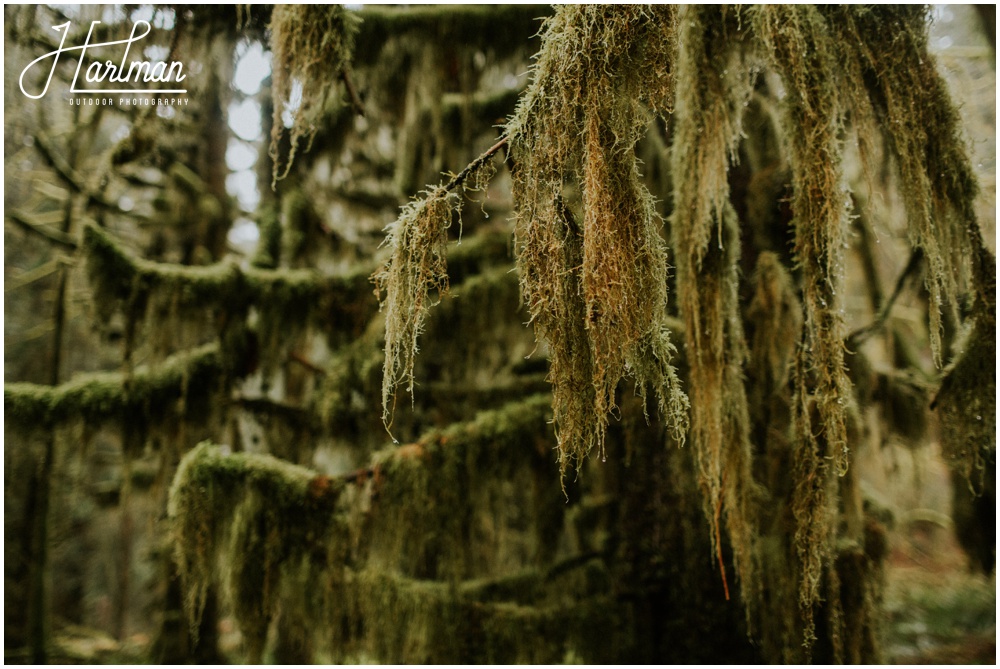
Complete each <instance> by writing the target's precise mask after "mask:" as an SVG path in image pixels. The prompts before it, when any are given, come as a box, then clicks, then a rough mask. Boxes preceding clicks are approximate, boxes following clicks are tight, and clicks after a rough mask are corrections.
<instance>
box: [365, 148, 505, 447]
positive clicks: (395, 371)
mask: <svg viewBox="0 0 1000 669" xmlns="http://www.w3.org/2000/svg"><path fill="white" fill-rule="evenodd" d="M502 146H503V140H501V142H498V143H497V144H496V145H494V146H493V147H492V148H491V149H489V150H488V151H486V152H485V153H484V154H482V155H481V156H480V157H479V158H477V159H476V160H475V161H473V162H472V163H471V164H469V166H468V167H466V168H465V169H464V170H463V171H462V172H460V173H459V174H458V175H456V176H455V177H454V178H452V179H451V180H450V181H449V182H448V183H447V184H444V185H441V186H438V187H436V188H434V189H432V190H427V191H426V192H425V193H424V197H423V198H422V199H420V200H415V201H413V202H410V203H408V204H407V205H406V206H404V207H403V211H402V213H401V214H400V215H399V218H398V219H396V221H395V222H393V223H392V224H391V225H389V227H388V228H386V231H387V233H388V234H387V236H386V240H385V244H386V245H387V246H388V247H389V249H390V250H391V254H390V256H389V258H388V259H387V260H386V262H385V264H384V265H383V266H382V267H381V268H380V269H379V270H378V271H376V272H375V273H374V274H373V275H372V281H373V282H374V283H375V294H376V295H378V296H379V298H380V300H381V304H380V310H381V311H383V312H384V313H385V367H384V370H383V381H382V420H383V423H384V424H385V426H386V429H387V430H388V429H389V428H390V426H391V424H392V415H393V411H394V409H395V402H396V388H397V387H398V386H400V385H401V384H405V386H406V389H407V391H408V392H409V393H410V396H411V400H412V397H413V386H414V381H415V380H414V377H413V364H414V360H415V358H416V355H417V351H418V350H419V347H418V344H417V339H418V338H419V337H420V333H421V332H422V331H423V328H424V324H425V321H426V319H427V313H428V311H429V310H430V308H431V307H432V306H434V305H435V304H437V303H438V302H439V301H440V299H441V298H442V297H443V296H444V295H446V294H447V293H448V287H449V279H448V264H447V257H446V247H447V243H448V229H449V228H450V227H451V225H452V222H453V220H455V219H457V221H458V223H459V226H461V222H462V219H461V212H462V210H461V204H462V200H461V198H460V197H458V195H457V194H456V193H455V192H454V189H456V188H461V190H462V191H463V192H464V191H466V190H469V191H478V190H483V189H485V187H486V184H487V183H488V182H489V180H490V178H491V177H492V176H493V174H494V172H495V168H494V167H493V165H492V163H491V158H492V156H493V155H494V153H495V152H496V151H497V150H498V149H499V148H501V147H502ZM383 295H384V297H383Z"/></svg>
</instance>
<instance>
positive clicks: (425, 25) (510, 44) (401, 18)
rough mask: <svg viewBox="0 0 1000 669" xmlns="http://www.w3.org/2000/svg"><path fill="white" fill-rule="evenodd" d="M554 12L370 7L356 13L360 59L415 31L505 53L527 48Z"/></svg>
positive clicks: (486, 7)
mask: <svg viewBox="0 0 1000 669" xmlns="http://www.w3.org/2000/svg"><path fill="white" fill-rule="evenodd" d="M551 14H552V7H550V6H549V5H438V6H433V7H432V6H426V7H407V8H405V9H404V8H399V7H374V6H373V7H366V8H365V9H363V10H361V11H360V12H358V16H360V17H361V26H360V27H359V29H358V34H357V38H356V43H357V47H356V58H357V60H358V62H369V61H368V57H369V56H372V55H374V53H373V52H376V53H377V50H379V49H381V48H382V46H383V45H384V44H385V43H386V42H387V41H388V40H389V38H390V36H391V37H393V38H398V37H400V36H402V35H406V34H416V35H419V36H420V37H422V38H423V39H425V40H427V41H433V42H436V43H438V44H451V43H460V44H462V45H464V46H467V47H471V48H479V49H491V50H494V51H495V52H497V53H498V54H501V55H506V54H509V53H510V52H512V51H514V50H515V49H518V48H523V47H524V46H525V45H526V44H527V43H528V39H529V38H531V37H532V36H534V35H535V34H536V33H537V32H538V28H539V24H540V19H542V18H544V17H546V16H549V15H551Z"/></svg>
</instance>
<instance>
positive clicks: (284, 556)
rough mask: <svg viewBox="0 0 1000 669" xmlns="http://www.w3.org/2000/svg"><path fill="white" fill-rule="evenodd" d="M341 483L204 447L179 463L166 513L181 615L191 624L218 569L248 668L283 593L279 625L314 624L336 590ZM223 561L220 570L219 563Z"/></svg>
mask: <svg viewBox="0 0 1000 669" xmlns="http://www.w3.org/2000/svg"><path fill="white" fill-rule="evenodd" d="M343 487H344V483H343V482H341V481H336V480H334V479H331V478H329V477H326V476H321V475H317V474H316V473H315V472H312V471H309V470H307V469H304V468H302V467H297V466H295V465H291V464H289V463H287V462H284V461H282V460H278V459H277V458H273V457H271V456H269V455H254V454H247V453H237V454H231V455H230V454H226V453H224V452H223V450H222V449H220V448H219V447H218V446H215V445H213V444H210V443H207V442H205V443H202V444H199V445H198V446H197V447H195V448H194V449H193V450H192V451H190V452H189V453H188V454H187V455H186V456H185V457H184V459H183V460H182V461H181V464H180V467H179V468H178V470H177V475H176V476H175V478H174V482H173V485H172V486H171V488H170V498H169V502H168V507H167V510H168V513H169V516H170V519H171V522H172V523H173V532H174V536H175V538H176V542H177V543H176V545H177V552H176V557H177V561H178V566H179V572H180V575H181V579H182V581H183V584H184V588H185V590H186V606H187V608H188V612H189V614H191V615H192V616H193V618H194V621H195V622H197V621H198V620H199V619H200V617H201V613H202V610H203V608H204V606H205V597H206V593H207V590H208V587H209V585H210V584H211V583H213V582H214V581H215V580H216V569H219V570H220V571H221V574H219V576H220V579H219V580H221V582H222V583H223V585H224V586H225V588H226V589H227V591H228V595H229V598H230V600H231V602H232V605H233V609H234V613H235V616H236V619H237V621H238V622H239V624H240V627H241V629H242V631H243V634H244V638H245V639H246V641H247V645H248V648H249V651H250V655H251V658H252V660H253V661H256V662H259V661H260V659H261V654H262V652H263V648H264V642H265V639H266V636H267V629H268V625H269V624H270V621H271V618H272V616H273V615H274V612H275V608H276V603H277V602H278V601H279V597H280V595H281V591H282V589H283V588H286V587H291V588H292V590H293V591H294V592H295V596H294V597H293V598H291V599H290V598H288V597H285V598H283V599H282V604H283V606H282V608H283V611H284V613H283V615H294V614H298V615H300V616H303V617H314V616H315V615H316V614H317V613H319V612H321V611H323V610H325V609H326V608H327V603H326V602H324V601H323V596H324V595H327V594H330V592H331V591H332V590H333V589H334V584H335V582H336V581H337V580H338V579H337V577H336V573H337V570H338V569H339V568H342V567H343V565H344V563H345V558H344V554H345V552H346V548H347V541H346V539H344V536H345V533H344V532H343V527H342V522H341V517H340V516H339V515H337V514H336V513H334V508H335V505H336V502H337V499H338V498H339V496H340V492H341V490H342V489H343ZM220 553H224V554H225V558H226V559H224V560H221V561H219V560H217V559H216V558H217V557H218V556H219V554H220Z"/></svg>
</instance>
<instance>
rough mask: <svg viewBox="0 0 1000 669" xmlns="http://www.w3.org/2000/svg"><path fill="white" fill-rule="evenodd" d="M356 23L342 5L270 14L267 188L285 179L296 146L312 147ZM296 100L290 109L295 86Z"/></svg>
mask: <svg viewBox="0 0 1000 669" xmlns="http://www.w3.org/2000/svg"><path fill="white" fill-rule="evenodd" d="M357 27H358V17H357V15H356V14H355V12H352V11H350V10H348V9H346V8H344V7H343V6H341V5H322V6H321V5H277V6H275V8H274V10H273V11H272V12H271V25H270V32H271V52H272V53H273V54H274V63H275V66H274V69H273V74H272V77H271V80H272V83H271V90H272V94H273V95H272V97H273V100H274V117H273V121H272V124H271V146H270V150H269V154H270V156H271V159H272V160H273V161H274V170H273V174H272V186H273V185H274V182H277V181H278V180H279V179H283V178H285V176H287V174H288V171H289V170H290V169H291V167H292V163H293V161H294V160H295V154H296V152H297V151H298V148H299V143H300V141H302V140H305V141H306V142H311V141H312V137H313V135H314V134H315V132H316V130H315V126H316V124H317V123H318V121H319V117H320V116H321V115H322V114H323V113H324V111H325V107H326V102H327V100H328V98H329V97H330V96H331V95H332V93H333V92H334V91H335V90H336V89H337V87H338V75H341V74H343V73H344V72H345V71H346V68H347V66H348V63H349V62H350V59H351V52H352V51H353V49H354V35H355V33H356V31H357ZM296 83H297V84H298V85H299V86H301V89H300V90H301V96H302V97H301V100H299V101H298V104H297V105H296V106H294V107H293V105H292V93H293V89H294V88H295V84H296ZM286 111H287V112H288V113H290V114H291V116H292V127H291V130H290V132H289V135H290V140H291V149H290V151H289V154H288V157H287V158H286V159H285V162H284V165H282V157H281V156H279V155H278V147H279V146H280V144H281V138H282V136H283V135H284V134H285V132H286V130H285V121H284V119H283V118H282V117H283V115H284V114H285V113H286Z"/></svg>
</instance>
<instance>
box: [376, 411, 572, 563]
mask: <svg viewBox="0 0 1000 669" xmlns="http://www.w3.org/2000/svg"><path fill="white" fill-rule="evenodd" d="M548 400H549V398H548V397H547V396H545V395H536V396H532V397H529V398H527V399H525V400H521V401H515V402H512V403H510V404H508V405H506V406H504V407H502V408H501V409H497V410H494V411H484V412H481V413H479V414H478V415H477V416H476V417H475V419H473V420H471V421H469V422H466V423H459V424H457V425H454V426H452V427H450V428H448V429H445V430H442V431H437V430H435V431H431V432H429V433H427V434H425V435H424V436H422V437H421V438H420V440H419V441H417V442H416V443H413V444H407V445H405V446H403V447H400V448H393V449H388V450H385V451H383V452H381V453H380V454H377V455H376V456H375V457H374V462H375V468H376V471H377V472H378V474H377V477H376V485H377V494H376V497H375V498H374V499H373V501H372V510H371V513H370V514H369V516H368V518H367V520H366V523H365V526H364V527H363V528H362V530H361V536H362V537H364V538H365V544H364V547H363V550H364V551H365V553H366V554H368V555H370V556H371V557H370V560H371V561H370V563H369V564H371V565H372V566H378V567H380V568H385V569H390V570H394V571H399V572H400V573H402V574H404V575H406V576H412V577H415V578H425V579H426V578H429V579H437V580H445V581H447V580H464V579H467V578H474V577H479V576H485V575H488V574H502V573H505V572H506V571H508V570H509V564H510V563H512V564H531V563H533V562H534V561H535V551H538V550H540V547H541V546H542V545H543V544H544V543H545V542H544V538H543V537H542V536H541V535H540V533H541V532H542V531H543V530H544V527H546V525H545V523H544V519H545V518H546V517H547V516H548V514H549V513H556V514H561V513H562V512H563V511H562V508H561V505H560V504H558V500H559V498H560V495H559V488H558V481H557V479H556V477H555V476H554V475H553V476H552V477H551V478H550V479H549V487H548V488H545V487H540V488H539V489H538V491H537V494H538V495H539V497H538V498H537V499H535V500H533V501H531V502H527V503H526V502H525V501H524V500H523V499H517V498H516V496H514V497H512V495H515V493H514V490H513V489H510V488H507V487H505V486H504V485H503V484H502V482H503V481H506V480H513V479H514V478H515V473H516V472H518V471H520V470H522V469H523V468H527V469H528V470H529V471H531V470H532V469H535V468H538V469H540V470H542V471H544V470H545V469H547V468H548V467H549V466H550V465H549V458H548V454H549V452H550V448H551V446H549V445H546V443H545V440H544V435H545V433H546V431H547V428H546V420H547V418H548V414H549V401H548ZM515 454H516V455H515ZM520 475H523V473H522V474H520ZM522 494H523V493H522ZM553 501H554V502H555V503H556V504H555V505H554V506H555V508H552V507H550V503H551V502H553ZM403 507H405V508H407V509H408V510H409V511H408V513H407V514H400V513H399V511H398V510H399V508H403ZM527 509H530V510H531V514H528V515H524V514H525V513H526V510H527ZM511 518H519V519H520V520H518V521H517V522H518V523H522V524H523V523H527V524H528V527H532V526H534V532H531V531H530V530H529V532H528V533H527V536H526V537H521V536H519V535H517V534H510V535H504V534H494V530H493V529H491V528H498V527H503V526H504V525H505V524H506V523H508V522H511Z"/></svg>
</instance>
